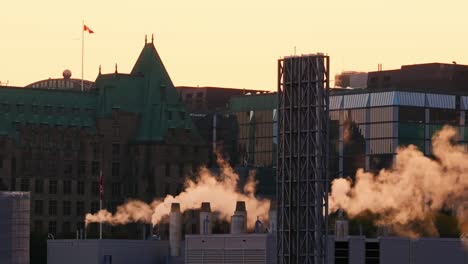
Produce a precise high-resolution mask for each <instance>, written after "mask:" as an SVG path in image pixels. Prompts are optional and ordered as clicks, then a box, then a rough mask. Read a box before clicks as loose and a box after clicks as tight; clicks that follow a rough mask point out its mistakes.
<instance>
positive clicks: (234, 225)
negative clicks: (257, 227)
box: [231, 201, 247, 234]
mask: <svg viewBox="0 0 468 264" xmlns="http://www.w3.org/2000/svg"><path fill="white" fill-rule="evenodd" d="M245 233H247V211H246V210H245V202H244V201H238V202H237V204H236V211H234V215H233V216H231V234H245Z"/></svg>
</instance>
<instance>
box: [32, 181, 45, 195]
mask: <svg viewBox="0 0 468 264" xmlns="http://www.w3.org/2000/svg"><path fill="white" fill-rule="evenodd" d="M43 189H44V182H43V181H42V179H36V181H35V182H34V191H35V192H36V193H42V191H43Z"/></svg>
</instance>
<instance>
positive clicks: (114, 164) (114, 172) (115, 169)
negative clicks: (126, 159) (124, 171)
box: [112, 162, 120, 177]
mask: <svg viewBox="0 0 468 264" xmlns="http://www.w3.org/2000/svg"><path fill="white" fill-rule="evenodd" d="M119 176H120V163H118V162H112V177H119Z"/></svg>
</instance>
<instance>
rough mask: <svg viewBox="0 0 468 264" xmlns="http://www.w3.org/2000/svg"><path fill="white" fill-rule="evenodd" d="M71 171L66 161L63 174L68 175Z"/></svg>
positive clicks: (71, 168) (70, 165) (68, 162)
mask: <svg viewBox="0 0 468 264" xmlns="http://www.w3.org/2000/svg"><path fill="white" fill-rule="evenodd" d="M72 171H73V167H72V164H71V162H70V161H66V162H65V164H64V168H63V174H65V175H70V174H71V173H72Z"/></svg>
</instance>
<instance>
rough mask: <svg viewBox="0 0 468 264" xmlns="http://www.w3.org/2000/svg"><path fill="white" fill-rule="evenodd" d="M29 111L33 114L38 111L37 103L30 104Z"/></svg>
mask: <svg viewBox="0 0 468 264" xmlns="http://www.w3.org/2000/svg"><path fill="white" fill-rule="evenodd" d="M31 112H33V114H37V113H39V106H38V105H32V106H31Z"/></svg>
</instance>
